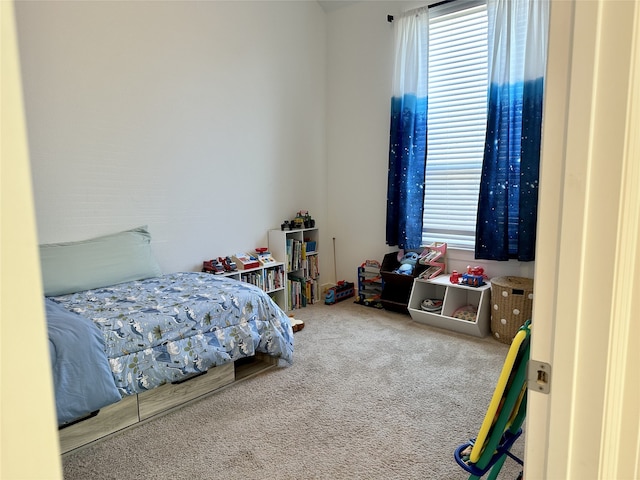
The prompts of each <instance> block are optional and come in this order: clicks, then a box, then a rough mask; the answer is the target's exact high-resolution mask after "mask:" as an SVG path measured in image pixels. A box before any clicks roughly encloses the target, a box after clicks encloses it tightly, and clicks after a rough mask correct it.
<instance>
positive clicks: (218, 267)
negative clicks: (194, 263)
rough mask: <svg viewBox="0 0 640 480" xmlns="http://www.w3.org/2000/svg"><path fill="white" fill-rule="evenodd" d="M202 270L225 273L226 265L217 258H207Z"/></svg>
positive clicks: (216, 273) (217, 273)
mask: <svg viewBox="0 0 640 480" xmlns="http://www.w3.org/2000/svg"><path fill="white" fill-rule="evenodd" d="M202 271H203V272H207V273H213V274H215V275H220V274H222V273H224V266H223V265H222V263H221V262H220V261H218V260H216V259H215V258H214V259H212V260H205V261H204V262H202Z"/></svg>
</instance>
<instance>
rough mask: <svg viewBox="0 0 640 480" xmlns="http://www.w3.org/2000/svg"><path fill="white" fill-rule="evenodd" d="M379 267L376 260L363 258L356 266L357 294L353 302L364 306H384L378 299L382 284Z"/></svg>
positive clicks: (380, 296) (380, 294) (380, 295)
mask: <svg viewBox="0 0 640 480" xmlns="http://www.w3.org/2000/svg"><path fill="white" fill-rule="evenodd" d="M380 268H381V265H380V262H378V261H377V260H365V262H364V263H363V264H362V265H360V266H359V267H358V296H357V297H356V301H355V303H359V304H360V305H364V306H365V307H375V308H384V307H383V305H382V302H381V301H380V299H381V298H382V287H383V285H384V282H383V281H382V275H381V274H380Z"/></svg>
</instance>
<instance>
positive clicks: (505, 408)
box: [453, 320, 531, 480]
mask: <svg viewBox="0 0 640 480" xmlns="http://www.w3.org/2000/svg"><path fill="white" fill-rule="evenodd" d="M530 335H531V321H530V320H527V322H526V323H525V324H524V325H523V326H522V327H520V330H518V333H517V334H516V336H515V337H514V339H513V342H512V343H511V346H510V347H509V352H508V353H507V358H506V359H505V362H504V365H503V366H502V372H501V373H500V377H499V378H498V383H497V385H496V387H495V390H494V391H493V396H492V397H491V402H490V403H489V407H488V408H487V413H486V414H485V417H484V420H483V422H482V425H481V426H480V430H479V432H478V436H477V437H476V438H475V439H473V440H471V441H469V442H467V443H464V444H462V445H460V446H459V447H458V448H456V449H455V451H454V453H453V456H454V458H455V460H456V462H457V463H458V465H460V466H461V467H462V468H463V469H464V470H465V471H466V472H468V473H470V474H471V475H470V476H469V480H478V479H479V478H481V477H483V476H484V475H485V474H486V473H489V477H488V478H490V479H495V478H497V477H498V475H499V473H500V470H501V469H502V465H503V464H504V462H505V461H506V459H507V457H509V458H511V459H513V460H515V461H516V462H517V463H518V464H519V465H523V466H524V462H523V460H521V459H520V458H518V457H516V456H515V455H513V454H512V453H511V452H510V450H511V447H512V446H513V444H514V442H515V441H516V440H517V439H518V438H519V437H520V435H521V434H522V428H521V427H522V423H523V422H524V419H525V416H526V411H527V363H528V361H529V352H530ZM521 477H522V473H521V474H520V477H518V478H521Z"/></svg>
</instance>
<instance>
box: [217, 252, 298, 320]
mask: <svg viewBox="0 0 640 480" xmlns="http://www.w3.org/2000/svg"><path fill="white" fill-rule="evenodd" d="M276 258H280V257H276ZM221 275H222V276H225V277H230V278H233V279H235V280H240V281H241V282H246V283H250V284H252V285H255V286H257V287H259V288H261V289H262V290H264V291H265V292H267V293H268V294H269V296H270V297H271V298H272V299H273V301H274V302H276V303H277V304H278V306H279V307H280V308H282V309H283V310H284V305H285V300H286V298H285V297H286V293H285V290H286V282H285V278H286V274H285V267H284V263H283V262H274V263H271V264H268V265H261V266H258V267H254V268H247V269H244V270H242V269H240V268H239V269H238V270H236V271H233V272H225V273H223V274H221Z"/></svg>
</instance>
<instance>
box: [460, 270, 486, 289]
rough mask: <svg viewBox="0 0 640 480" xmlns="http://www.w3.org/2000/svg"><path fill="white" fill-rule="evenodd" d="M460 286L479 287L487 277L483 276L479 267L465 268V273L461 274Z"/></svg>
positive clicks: (482, 271)
mask: <svg viewBox="0 0 640 480" xmlns="http://www.w3.org/2000/svg"><path fill="white" fill-rule="evenodd" d="M461 278H462V282H461V283H462V284H463V285H469V286H470V287H480V286H481V285H484V280H485V278H487V276H486V275H485V274H484V268H482V267H480V266H476V267H471V266H467V273H463V274H462V277H461Z"/></svg>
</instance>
